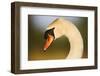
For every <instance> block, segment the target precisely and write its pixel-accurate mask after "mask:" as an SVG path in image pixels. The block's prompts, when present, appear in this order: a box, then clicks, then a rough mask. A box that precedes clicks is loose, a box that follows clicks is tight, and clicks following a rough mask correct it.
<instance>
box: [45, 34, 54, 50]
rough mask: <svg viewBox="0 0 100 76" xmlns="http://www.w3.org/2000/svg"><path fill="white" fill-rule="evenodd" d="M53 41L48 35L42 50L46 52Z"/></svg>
mask: <svg viewBox="0 0 100 76" xmlns="http://www.w3.org/2000/svg"><path fill="white" fill-rule="evenodd" d="M53 40H54V37H53V36H52V35H49V34H48V38H47V39H46V42H45V45H44V50H46V49H47V48H48V47H49V46H50V45H51V43H52V42H53Z"/></svg>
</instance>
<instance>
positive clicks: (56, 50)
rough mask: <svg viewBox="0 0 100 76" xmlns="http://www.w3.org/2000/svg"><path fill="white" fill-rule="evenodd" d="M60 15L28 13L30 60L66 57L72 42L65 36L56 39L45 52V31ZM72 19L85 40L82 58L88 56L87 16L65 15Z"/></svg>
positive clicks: (67, 18)
mask: <svg viewBox="0 0 100 76" xmlns="http://www.w3.org/2000/svg"><path fill="white" fill-rule="evenodd" d="M59 17H60V16H44V15H28V60H52V59H64V58H66V57H67V55H68V53H69V50H70V43H69V41H68V39H67V38H66V37H65V36H62V37H61V38H59V39H57V40H55V41H54V42H53V43H52V45H51V46H50V47H49V48H48V49H47V50H46V52H43V46H44V41H45V39H44V33H45V31H46V28H47V27H48V25H49V24H50V23H52V22H53V21H54V20H55V19H57V18H59ZM63 18H64V19H66V20H70V21H71V22H72V23H74V24H75V25H76V27H77V28H78V30H79V31H80V33H81V35H82V37H83V41H84V53H83V57H82V58H87V57H88V56H87V53H88V50H87V48H88V47H87V45H88V43H87V38H88V36H87V31H88V30H87V29H88V28H87V26H88V25H87V22H88V18H87V17H71V16H70V17H69V16H65V17H63Z"/></svg>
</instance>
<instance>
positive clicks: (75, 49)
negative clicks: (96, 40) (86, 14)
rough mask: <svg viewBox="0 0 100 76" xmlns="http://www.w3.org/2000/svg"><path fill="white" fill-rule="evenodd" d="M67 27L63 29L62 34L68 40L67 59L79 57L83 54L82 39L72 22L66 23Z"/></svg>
mask: <svg viewBox="0 0 100 76" xmlns="http://www.w3.org/2000/svg"><path fill="white" fill-rule="evenodd" d="M65 27H66V28H68V29H65V31H64V35H65V36H66V37H67V38H68V40H69V42H70V51H69V54H68V56H67V59H76V58H81V57H82V54H83V39H82V36H81V34H80V32H79V31H78V29H77V28H76V26H75V25H74V24H70V25H66V26H65Z"/></svg>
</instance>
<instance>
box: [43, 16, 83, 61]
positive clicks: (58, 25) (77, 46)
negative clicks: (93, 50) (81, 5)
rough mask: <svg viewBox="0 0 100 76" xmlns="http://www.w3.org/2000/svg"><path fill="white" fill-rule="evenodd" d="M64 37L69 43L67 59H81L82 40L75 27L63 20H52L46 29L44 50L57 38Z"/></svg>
mask: <svg viewBox="0 0 100 76" xmlns="http://www.w3.org/2000/svg"><path fill="white" fill-rule="evenodd" d="M63 35H65V36H66V37H67V38H68V40H69V42H70V51H69V54H68V56H67V57H66V58H67V59H76V58H81V57H82V54H83V39H82V36H81V34H80V32H79V31H78V29H77V27H76V26H75V25H74V24H73V23H72V22H70V21H68V20H65V19H63V18H58V19H56V20H54V21H53V22H52V23H51V24H50V25H49V26H48V27H47V29H46V32H45V35H44V38H45V39H46V42H45V45H44V50H45V51H46V49H47V48H48V47H49V46H50V44H51V43H52V42H53V41H54V40H55V39H57V38H60V37H61V36H63Z"/></svg>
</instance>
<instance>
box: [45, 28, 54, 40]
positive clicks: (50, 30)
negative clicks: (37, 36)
mask: <svg viewBox="0 0 100 76" xmlns="http://www.w3.org/2000/svg"><path fill="white" fill-rule="evenodd" d="M54 29H55V28H52V29H49V30H47V31H46V32H45V34H44V39H47V38H48V35H52V36H53V37H54V38H55V35H54Z"/></svg>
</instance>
